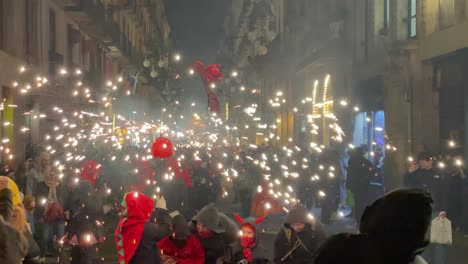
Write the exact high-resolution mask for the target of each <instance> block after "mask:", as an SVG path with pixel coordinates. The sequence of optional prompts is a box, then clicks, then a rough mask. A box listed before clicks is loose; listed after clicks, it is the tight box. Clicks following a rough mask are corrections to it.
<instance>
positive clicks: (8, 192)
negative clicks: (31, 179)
mask: <svg viewBox="0 0 468 264" xmlns="http://www.w3.org/2000/svg"><path fill="white" fill-rule="evenodd" d="M10 183H11V181H10V180H9V179H8V178H7V177H0V237H1V239H0V253H1V254H0V263H12V264H16V263H21V261H22V259H23V258H24V257H25V256H26V254H27V251H28V240H27V239H26V238H25V237H24V236H23V235H22V234H21V232H20V231H18V230H17V229H16V228H15V227H14V226H12V225H11V224H10V222H11V220H12V216H13V206H15V205H18V204H19V203H20V202H21V200H19V199H15V198H14V197H15V194H14V192H15V190H14V189H15V188H12V187H13V186H11V185H10ZM13 184H14V183H13ZM15 187H16V185H15ZM16 192H18V187H16ZM16 195H18V194H16Z"/></svg>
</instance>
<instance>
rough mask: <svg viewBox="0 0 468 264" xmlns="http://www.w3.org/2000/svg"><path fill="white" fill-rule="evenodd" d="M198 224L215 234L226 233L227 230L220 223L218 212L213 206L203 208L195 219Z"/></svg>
mask: <svg viewBox="0 0 468 264" xmlns="http://www.w3.org/2000/svg"><path fill="white" fill-rule="evenodd" d="M193 220H194V221H196V222H197V224H200V225H203V226H205V227H206V228H208V229H209V230H211V231H213V232H215V233H224V232H225V231H226V229H225V228H224V226H223V224H222V223H221V221H220V216H219V212H218V210H217V209H216V208H215V207H214V206H213V205H207V206H205V207H203V208H202V209H201V210H200V212H198V214H197V215H196V216H195V217H193Z"/></svg>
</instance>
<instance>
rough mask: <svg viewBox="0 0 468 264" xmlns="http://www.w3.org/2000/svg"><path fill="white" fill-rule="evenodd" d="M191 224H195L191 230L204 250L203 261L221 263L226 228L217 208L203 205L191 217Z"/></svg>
mask: <svg viewBox="0 0 468 264" xmlns="http://www.w3.org/2000/svg"><path fill="white" fill-rule="evenodd" d="M192 224H193V226H195V228H194V230H193V231H192V232H193V233H194V234H195V236H196V237H197V238H198V240H200V243H201V244H202V246H203V249H204V250H205V263H206V264H213V263H222V261H223V256H224V251H225V248H226V245H228V243H227V242H226V240H225V237H224V233H225V231H226V228H225V227H224V225H223V223H222V221H221V217H220V214H219V213H218V210H217V209H216V208H215V207H214V206H213V205H207V206H205V207H203V208H202V209H201V210H200V212H199V213H198V214H197V215H196V216H195V217H193V219H192Z"/></svg>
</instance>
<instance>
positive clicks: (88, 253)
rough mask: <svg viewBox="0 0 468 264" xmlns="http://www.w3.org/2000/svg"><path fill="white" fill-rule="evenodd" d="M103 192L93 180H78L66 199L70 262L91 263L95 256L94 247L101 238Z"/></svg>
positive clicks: (73, 263)
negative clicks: (70, 247)
mask: <svg viewBox="0 0 468 264" xmlns="http://www.w3.org/2000/svg"><path fill="white" fill-rule="evenodd" d="M103 193H104V192H102V191H101V192H99V190H97V189H96V187H95V185H94V182H89V181H80V182H79V183H77V185H76V186H74V188H73V189H72V190H71V195H70V196H69V198H68V199H67V203H66V206H65V208H66V209H68V212H69V214H68V215H69V219H68V223H67V233H68V235H67V240H68V241H69V242H71V243H70V244H71V246H72V249H71V263H72V264H75V263H76V264H78V263H79V264H83V263H93V261H94V259H96V258H97V254H96V248H97V246H98V243H99V242H101V240H102V239H101V238H102V236H101V230H100V228H101V226H102V222H103V209H102V208H103V196H102V194H103Z"/></svg>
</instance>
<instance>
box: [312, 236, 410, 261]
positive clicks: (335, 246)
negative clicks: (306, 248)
mask: <svg viewBox="0 0 468 264" xmlns="http://www.w3.org/2000/svg"><path fill="white" fill-rule="evenodd" d="M392 244H393V243H392ZM364 252H365V253H364ZM313 263H314V264H342V263H359V264H375V263H379V264H410V263H417V261H416V255H410V254H406V253H404V252H401V251H399V248H398V247H396V246H395V244H393V245H390V243H388V242H387V241H380V240H378V239H375V238H372V237H370V236H368V235H367V234H358V235H354V234H337V235H334V236H331V237H330V238H329V239H328V240H327V241H326V242H325V243H324V244H323V246H322V247H321V248H320V249H319V250H318V252H317V254H316V255H315V256H314V262H313Z"/></svg>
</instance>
